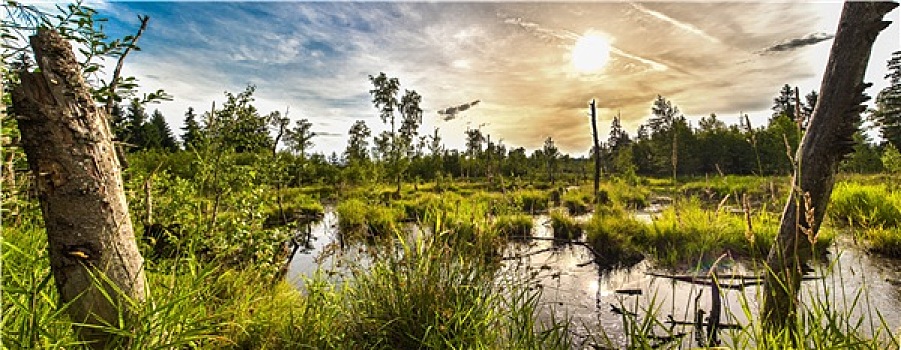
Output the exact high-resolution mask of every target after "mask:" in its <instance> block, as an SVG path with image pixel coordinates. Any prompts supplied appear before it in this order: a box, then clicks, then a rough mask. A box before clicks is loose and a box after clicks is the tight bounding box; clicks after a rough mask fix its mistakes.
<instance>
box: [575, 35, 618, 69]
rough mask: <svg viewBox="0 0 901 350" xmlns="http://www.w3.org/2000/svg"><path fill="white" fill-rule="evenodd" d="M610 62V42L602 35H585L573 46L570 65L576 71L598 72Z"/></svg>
mask: <svg viewBox="0 0 901 350" xmlns="http://www.w3.org/2000/svg"><path fill="white" fill-rule="evenodd" d="M609 60H610V42H609V41H607V38H605V37H604V36H602V35H599V34H596V33H587V34H585V35H583V36H581V37H579V40H576V45H575V46H573V51H572V63H573V67H575V68H576V70H577V71H580V72H584V73H589V72H594V71H598V70H600V69H601V68H604V66H605V65H607V61H609Z"/></svg>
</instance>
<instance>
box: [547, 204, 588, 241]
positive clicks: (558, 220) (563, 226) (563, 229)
mask: <svg viewBox="0 0 901 350" xmlns="http://www.w3.org/2000/svg"><path fill="white" fill-rule="evenodd" d="M551 228H553V230H554V238H557V239H566V240H573V239H577V238H579V237H581V236H582V225H581V224H579V223H578V222H577V221H576V220H575V219H574V218H572V217H571V216H569V215H567V214H566V213H564V212H562V211H560V210H552V211H551Z"/></svg>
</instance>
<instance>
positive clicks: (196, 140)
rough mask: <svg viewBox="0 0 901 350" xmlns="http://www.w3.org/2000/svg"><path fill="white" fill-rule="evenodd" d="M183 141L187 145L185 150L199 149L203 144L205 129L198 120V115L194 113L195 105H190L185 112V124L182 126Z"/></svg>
mask: <svg viewBox="0 0 901 350" xmlns="http://www.w3.org/2000/svg"><path fill="white" fill-rule="evenodd" d="M181 130H182V134H181V141H182V144H183V145H184V146H185V150H192V149H197V148H198V147H200V146H201V145H202V144H203V137H204V135H203V129H201V127H200V123H198V122H197V115H195V114H194V107H188V111H187V112H185V125H184V126H183V127H182V128H181Z"/></svg>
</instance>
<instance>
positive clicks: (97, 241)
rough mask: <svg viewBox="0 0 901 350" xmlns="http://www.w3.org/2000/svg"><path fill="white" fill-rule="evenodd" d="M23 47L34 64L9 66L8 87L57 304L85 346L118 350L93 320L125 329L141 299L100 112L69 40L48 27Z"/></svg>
mask: <svg viewBox="0 0 901 350" xmlns="http://www.w3.org/2000/svg"><path fill="white" fill-rule="evenodd" d="M30 44H31V47H32V50H33V51H34V55H35V58H36V61H37V64H38V66H39V67H40V70H39V71H21V72H19V75H20V78H21V83H20V84H19V85H17V86H15V87H14V88H13V89H12V102H13V103H12V107H13V108H12V111H13V114H14V115H15V116H16V117H17V118H18V126H19V130H20V132H21V135H22V140H21V141H22V148H23V149H24V151H25V154H26V156H27V158H28V165H29V167H30V168H31V171H32V173H33V174H34V177H35V186H36V191H37V194H38V199H39V200H40V203H41V212H42V214H43V216H44V222H45V223H46V228H47V238H48V243H49V244H48V249H49V256H50V268H51V271H52V272H53V277H54V280H55V281H56V287H57V290H58V291H59V294H60V299H61V300H60V301H61V302H62V303H64V304H66V303H68V304H69V306H68V309H67V311H68V313H69V315H70V317H71V318H72V321H73V322H74V323H75V324H77V325H78V326H76V328H77V331H79V332H80V336H81V337H82V338H83V339H85V340H87V341H89V342H90V343H91V346H92V347H94V348H97V349H102V348H127V347H128V345H127V343H126V341H125V340H124V339H125V337H122V336H119V335H116V334H114V333H107V332H104V331H102V330H101V329H100V328H99V327H101V326H109V325H113V326H116V325H120V323H119V322H120V320H124V322H125V324H124V326H125V327H131V325H132V322H133V321H134V314H133V311H134V310H132V309H131V308H130V307H129V305H134V304H133V302H137V303H140V302H143V300H144V297H145V296H144V293H145V291H144V283H145V282H144V268H143V259H142V257H141V254H140V252H139V251H138V246H137V244H136V242H135V236H134V230H133V227H132V224H131V219H130V217H129V213H128V205H127V203H126V200H125V192H124V190H123V185H122V176H121V172H120V166H119V162H118V160H117V158H116V153H115V150H114V146H113V143H112V140H111V135H110V130H109V125H108V124H107V116H106V113H105V109H104V108H102V107H100V106H98V105H97V104H96V103H95V101H94V99H93V97H92V96H91V90H90V86H88V84H87V83H86V82H85V80H84V78H83V77H82V75H81V70H82V67H81V66H80V65H79V63H78V61H77V60H76V58H75V55H74V54H73V53H72V46H71V45H70V44H69V43H68V42H67V41H66V40H65V39H63V37H62V36H60V34H59V33H57V32H56V31H55V30H46V29H42V30H38V32H37V34H36V35H35V36H32V37H31V39H30Z"/></svg>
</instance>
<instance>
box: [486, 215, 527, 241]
mask: <svg viewBox="0 0 901 350" xmlns="http://www.w3.org/2000/svg"><path fill="white" fill-rule="evenodd" d="M532 226H533V223H532V217H531V216H528V215H523V214H518V215H502V216H498V217H497V218H495V219H494V230H495V231H497V232H498V233H500V234H501V235H503V236H506V237H530V236H531V235H532Z"/></svg>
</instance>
